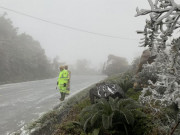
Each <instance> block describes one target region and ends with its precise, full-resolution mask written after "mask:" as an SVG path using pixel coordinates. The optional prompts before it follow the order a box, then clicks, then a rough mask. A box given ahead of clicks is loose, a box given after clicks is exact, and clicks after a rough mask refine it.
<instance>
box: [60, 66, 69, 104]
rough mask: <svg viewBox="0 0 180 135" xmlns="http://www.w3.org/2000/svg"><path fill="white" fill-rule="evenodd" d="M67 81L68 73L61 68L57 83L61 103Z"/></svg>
mask: <svg viewBox="0 0 180 135" xmlns="http://www.w3.org/2000/svg"><path fill="white" fill-rule="evenodd" d="M68 80H69V74H68V71H67V70H66V69H64V67H63V66H61V67H60V73H59V77H58V81H57V84H58V88H59V91H60V93H61V98H60V100H61V101H63V100H64V99H65V95H66V91H67V83H68Z"/></svg>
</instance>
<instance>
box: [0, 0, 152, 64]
mask: <svg viewBox="0 0 180 135" xmlns="http://www.w3.org/2000/svg"><path fill="white" fill-rule="evenodd" d="M0 5H1V6H2V7H6V8H9V9H12V10H15V11H18V12H22V13H26V14H28V15H31V16H34V17H38V18H41V19H44V20H48V21H51V22H55V23H58V24H62V25H66V26H70V27H73V28H78V29H83V30H86V31H90V32H94V33H101V34H105V35H110V36H116V37H119V38H113V37H107V36H101V35H96V34H91V33H86V32H81V31H76V30H72V29H68V28H65V27H60V26H57V25H53V24H49V23H46V22H43V21H40V20H36V19H33V18H30V17H27V16H23V15H19V14H16V13H14V12H11V11H8V10H5V9H2V8H0V13H1V14H3V13H4V12H7V14H8V16H7V17H8V18H10V19H11V20H12V22H13V25H14V26H15V27H18V28H19V30H18V31H19V33H23V32H25V33H27V34H29V35H31V36H32V37H33V38H34V39H36V40H38V41H39V42H40V44H41V46H42V48H44V49H45V52H46V55H47V56H48V57H49V58H50V59H52V58H54V57H55V56H59V57H60V61H63V62H66V63H67V64H73V63H75V62H76V61H77V60H78V59H87V60H89V61H91V64H92V66H96V67H97V66H98V65H99V64H100V63H103V62H105V61H106V60H107V56H108V55H109V54H113V55H117V56H120V57H125V58H127V60H128V62H129V63H130V62H131V61H132V60H133V58H134V57H136V56H138V55H140V54H141V52H142V50H143V49H144V48H140V47H139V39H140V36H139V35H137V34H136V30H142V29H143V27H144V20H145V18H144V17H134V15H135V14H136V7H137V6H138V7H139V8H149V4H148V2H147V1H146V0H129V1H127V0H1V1H0Z"/></svg>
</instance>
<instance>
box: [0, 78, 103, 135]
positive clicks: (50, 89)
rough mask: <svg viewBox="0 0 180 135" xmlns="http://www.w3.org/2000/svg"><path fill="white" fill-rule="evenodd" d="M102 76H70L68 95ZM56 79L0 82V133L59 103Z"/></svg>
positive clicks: (35, 117)
mask: <svg viewBox="0 0 180 135" xmlns="http://www.w3.org/2000/svg"><path fill="white" fill-rule="evenodd" d="M104 78H105V76H72V78H71V94H73V93H75V92H77V91H79V90H81V89H83V88H85V87H87V86H89V85H91V84H93V83H96V82H98V81H99V80H102V79H104ZM56 80H57V78H53V79H47V80H38V81H30V82H23V83H14V84H6V85H0V135H9V134H11V133H12V132H14V131H17V130H18V129H20V128H21V127H22V126H23V125H25V124H27V123H29V122H31V121H33V120H35V119H37V118H39V117H40V116H42V115H43V114H44V113H45V112H47V111H49V110H51V109H52V108H53V107H54V106H56V105H57V104H59V102H60V100H59V98H60V94H59V91H58V90H56V89H55V87H56Z"/></svg>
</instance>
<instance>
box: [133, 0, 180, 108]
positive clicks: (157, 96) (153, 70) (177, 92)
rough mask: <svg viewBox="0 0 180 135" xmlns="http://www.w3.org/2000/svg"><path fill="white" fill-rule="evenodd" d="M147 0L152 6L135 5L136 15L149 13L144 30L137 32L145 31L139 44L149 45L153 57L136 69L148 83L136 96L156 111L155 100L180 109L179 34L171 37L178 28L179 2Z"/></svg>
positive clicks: (141, 78) (179, 26)
mask: <svg viewBox="0 0 180 135" xmlns="http://www.w3.org/2000/svg"><path fill="white" fill-rule="evenodd" d="M148 2H149V5H150V7H151V9H149V10H146V9H141V10H139V9H138V8H137V9H136V11H137V14H136V16H141V15H147V14H148V15H149V16H150V18H149V19H148V20H146V25H145V27H144V30H143V31H137V33H139V34H143V35H144V38H142V39H141V42H140V44H141V46H142V47H149V50H150V51H151V56H156V59H155V62H153V63H151V64H145V65H144V66H143V70H142V71H141V72H140V73H139V80H140V81H141V82H143V81H146V82H148V83H149V86H148V87H147V88H144V89H143V91H142V94H141V95H140V98H139V99H140V102H141V103H146V104H149V105H150V106H151V107H153V108H154V109H155V110H156V111H157V108H155V107H154V105H157V104H159V105H161V107H166V106H169V105H172V104H173V103H175V104H177V105H178V108H179V109H180V89H179V88H180V38H177V39H175V38H174V35H175V34H177V32H178V31H179V30H180V19H179V17H180V5H178V4H177V3H176V2H175V1H174V0H154V1H152V0H148ZM171 39H173V40H171ZM168 42H171V44H170V43H168ZM153 78H154V79H155V81H154V80H153Z"/></svg>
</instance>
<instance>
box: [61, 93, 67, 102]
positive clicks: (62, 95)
mask: <svg viewBox="0 0 180 135" xmlns="http://www.w3.org/2000/svg"><path fill="white" fill-rule="evenodd" d="M65 95H66V93H65V92H61V98H60V100H61V101H63V100H64V99H65Z"/></svg>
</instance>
